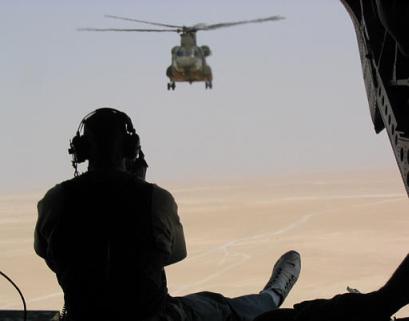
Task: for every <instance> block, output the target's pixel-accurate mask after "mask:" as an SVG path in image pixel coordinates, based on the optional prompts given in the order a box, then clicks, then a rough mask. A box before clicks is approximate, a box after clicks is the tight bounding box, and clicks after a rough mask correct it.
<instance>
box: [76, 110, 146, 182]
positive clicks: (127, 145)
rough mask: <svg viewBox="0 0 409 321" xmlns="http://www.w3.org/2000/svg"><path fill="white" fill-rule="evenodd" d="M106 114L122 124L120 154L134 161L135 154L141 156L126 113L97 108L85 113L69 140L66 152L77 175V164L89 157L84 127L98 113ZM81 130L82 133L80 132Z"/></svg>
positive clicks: (133, 130)
mask: <svg viewBox="0 0 409 321" xmlns="http://www.w3.org/2000/svg"><path fill="white" fill-rule="evenodd" d="M103 113H104V114H107V115H110V116H113V117H117V119H118V121H119V123H120V124H121V125H120V126H122V125H123V131H124V137H125V138H124V144H123V152H122V156H123V157H124V158H125V159H126V160H129V161H134V160H135V159H136V158H137V156H140V157H142V158H143V153H142V150H141V145H140V140H139V136H138V134H137V133H136V132H135V129H134V127H133V125H132V121H131V119H130V118H129V116H128V115H127V114H125V113H124V112H122V111H119V110H117V109H114V108H108V107H104V108H99V109H96V110H94V111H92V112H90V113H89V114H87V115H86V116H85V117H84V118H83V119H82V120H81V122H80V124H79V126H78V129H77V132H76V134H75V136H74V137H73V138H72V139H71V140H70V148H69V149H68V153H69V154H70V155H72V166H73V167H74V169H75V173H74V175H75V176H77V175H78V170H77V167H78V164H79V163H83V162H85V161H86V160H88V159H89V154H90V142H89V137H88V136H87V135H86V134H85V133H84V128H85V127H86V126H87V122H88V121H89V120H90V119H92V118H93V117H95V116H96V115H100V114H103ZM81 132H82V133H81Z"/></svg>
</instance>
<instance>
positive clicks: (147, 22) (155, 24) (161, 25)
mask: <svg viewBox="0 0 409 321" xmlns="http://www.w3.org/2000/svg"><path fill="white" fill-rule="evenodd" d="M104 17H105V18H112V19H118V20H126V21H133V22H139V23H145V24H149V25H154V26H160V27H168V28H178V29H182V28H183V26H176V25H169V24H165V23H159V22H151V21H145V20H138V19H132V18H126V17H118V16H112V15H105V16H104Z"/></svg>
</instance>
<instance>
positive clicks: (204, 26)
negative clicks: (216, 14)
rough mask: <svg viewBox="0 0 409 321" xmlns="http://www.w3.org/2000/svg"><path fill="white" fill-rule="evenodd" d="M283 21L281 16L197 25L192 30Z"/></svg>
mask: <svg viewBox="0 0 409 321" xmlns="http://www.w3.org/2000/svg"><path fill="white" fill-rule="evenodd" d="M283 19H285V18H284V17H282V16H271V17H267V18H258V19H252V20H242V21H233V22H221V23H215V24H211V25H207V24H198V25H195V26H193V27H191V28H192V30H197V31H198V30H215V29H220V28H227V27H233V26H237V25H244V24H249V23H262V22H267V21H278V20H283Z"/></svg>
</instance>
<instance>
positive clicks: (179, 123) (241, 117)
mask: <svg viewBox="0 0 409 321" xmlns="http://www.w3.org/2000/svg"><path fill="white" fill-rule="evenodd" d="M104 14H112V15H119V16H128V17H133V18H137V19H145V20H151V21H158V22H164V23H170V24H186V25H189V24H195V23H199V22H207V23H217V22H221V21H232V20H241V19H251V18H257V17H265V16H270V15H276V14H280V15H283V16H285V17H286V20H284V21H280V22H272V23H264V24H258V25H247V26H239V27H234V28H227V29H223V30H216V31H208V32H201V33H198V42H199V44H206V45H208V46H210V48H211V49H212V52H213V55H212V56H211V57H209V59H208V63H209V64H210V65H211V67H212V69H213V73H214V89H213V90H212V91H205V89H204V84H202V83H197V84H193V85H189V84H177V88H176V91H174V92H168V91H167V90H166V83H167V81H168V80H167V78H166V76H165V71H166V68H167V66H168V65H169V63H170V50H171V48H172V47H173V46H174V45H177V44H178V42H179V36H178V35H177V34H172V33H169V34H168V33H164V34H160V33H158V34H154V33H149V34H144V33H86V32H82V33H81V32H77V31H76V28H78V27H124V28H126V27H128V28H139V27H144V26H143V25H139V24H136V23H131V22H125V21H123V22H122V21H116V20H112V19H106V18H104ZM0 30H1V31H0V33H1V38H2V41H3V45H2V49H1V54H0V58H1V59H0V70H1V72H0V86H1V95H0V102H1V107H0V122H1V124H0V146H1V147H2V155H1V156H2V157H1V173H0V175H1V184H0V190H1V191H11V190H13V191H16V190H21V191H25V190H30V189H34V188H44V187H45V186H48V185H51V184H53V183H54V182H57V181H59V180H62V179H66V178H69V177H71V176H72V168H71V167H70V157H69V156H68V154H67V148H68V140H69V139H70V138H71V137H72V136H73V135H74V133H75V130H76V128H77V126H78V123H79V121H80V120H81V118H82V117H83V116H84V115H85V114H87V113H88V112H89V111H91V110H93V109H95V108H98V107H103V106H110V107H115V108H119V109H121V110H123V111H125V112H127V113H128V114H129V115H130V116H131V117H132V119H133V121H134V125H135V128H136V129H137V132H138V133H139V134H140V135H141V138H142V144H143V148H144V151H145V154H146V156H147V160H148V162H149V164H150V172H149V178H150V179H151V180H153V181H156V182H159V183H160V182H161V181H180V182H183V181H191V182H192V181H193V182H194V181H195V180H201V179H216V178H221V179H223V178H232V177H244V178H245V177H248V176H264V175H276V174H277V173H283V172H284V173H286V172H289V173H291V172H303V171H312V170H321V169H323V170H343V169H361V168H366V167H369V168H385V167H393V166H395V169H396V171H398V169H397V167H396V165H395V161H394V158H393V153H392V150H391V147H390V145H389V143H388V141H387V137H386V135H385V134H382V135H380V136H376V135H375V133H374V131H373V129H372V122H371V120H370V116H369V110H368V104H367V100H366V93H365V90H364V84H363V80H362V73H361V65H360V60H359V55H358V49H357V44H356V37H355V32H354V30H353V26H352V22H351V20H350V18H349V16H348V15H347V12H346V11H345V9H344V8H343V6H342V5H341V3H340V2H339V1H335V0H330V1H329V0H312V1H305V0H280V1H278V0H276V1H272V0H262V1H244V0H234V1H233V0H231V1H216V0H209V1H187V0H185V1H182V0H173V1H165V0H162V1H157V0H150V1H135V0H133V1H130V0H129V1H123V0H119V1H113V0H111V1H106V0H104V1H100V0H99V1H91V0H85V1H84V0H82V1H79V0H75V1H64V2H63V1H51V0H49V1H45V0H37V1H28V0H26V1H19V0H5V1H2V4H1V10H0Z"/></svg>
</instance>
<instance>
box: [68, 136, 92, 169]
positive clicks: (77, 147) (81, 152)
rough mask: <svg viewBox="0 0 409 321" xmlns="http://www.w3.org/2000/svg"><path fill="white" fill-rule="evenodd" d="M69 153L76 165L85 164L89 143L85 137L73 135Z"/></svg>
mask: <svg viewBox="0 0 409 321" xmlns="http://www.w3.org/2000/svg"><path fill="white" fill-rule="evenodd" d="M69 153H70V154H72V155H73V157H74V160H75V162H76V163H82V162H85V161H86V160H87V159H88V157H89V143H88V139H87V137H86V136H84V135H82V136H80V135H75V136H74V138H73V139H72V140H71V148H70V150H69Z"/></svg>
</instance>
